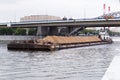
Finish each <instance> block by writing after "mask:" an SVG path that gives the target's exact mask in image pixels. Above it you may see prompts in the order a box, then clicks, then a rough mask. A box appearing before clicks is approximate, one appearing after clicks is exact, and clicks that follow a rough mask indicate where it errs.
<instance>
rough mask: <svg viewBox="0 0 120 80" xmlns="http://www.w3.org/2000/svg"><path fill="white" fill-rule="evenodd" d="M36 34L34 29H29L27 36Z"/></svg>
mask: <svg viewBox="0 0 120 80" xmlns="http://www.w3.org/2000/svg"><path fill="white" fill-rule="evenodd" d="M36 33H37V30H36V29H34V28H30V29H29V32H28V35H36Z"/></svg>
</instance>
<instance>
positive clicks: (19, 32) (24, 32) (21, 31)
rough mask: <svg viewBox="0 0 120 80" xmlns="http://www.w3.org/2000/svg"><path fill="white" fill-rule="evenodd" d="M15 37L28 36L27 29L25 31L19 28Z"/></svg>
mask: <svg viewBox="0 0 120 80" xmlns="http://www.w3.org/2000/svg"><path fill="white" fill-rule="evenodd" d="M14 34H15V35H26V29H23V28H17V29H16V30H15V33H14Z"/></svg>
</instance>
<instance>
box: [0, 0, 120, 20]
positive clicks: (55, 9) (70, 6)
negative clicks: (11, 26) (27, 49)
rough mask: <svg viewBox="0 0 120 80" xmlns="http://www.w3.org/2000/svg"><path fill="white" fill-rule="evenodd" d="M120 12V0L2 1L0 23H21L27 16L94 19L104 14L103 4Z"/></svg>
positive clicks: (112, 10)
mask: <svg viewBox="0 0 120 80" xmlns="http://www.w3.org/2000/svg"><path fill="white" fill-rule="evenodd" d="M104 3H106V6H111V12H115V11H120V3H119V0H0V22H9V21H19V18H20V17H23V16H27V15H54V16H60V17H64V16H66V17H68V18H70V17H72V18H92V17H96V16H99V15H102V14H103V4H104Z"/></svg>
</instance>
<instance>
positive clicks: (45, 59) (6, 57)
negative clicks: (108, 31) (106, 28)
mask: <svg viewBox="0 0 120 80" xmlns="http://www.w3.org/2000/svg"><path fill="white" fill-rule="evenodd" d="M118 44H120V43H119V42H117V43H114V44H108V45H100V46H91V47H81V48H73V49H64V50H59V51H54V52H41V51H8V50H7V48H6V44H1V45H0V80H101V78H102V76H103V75H104V73H105V71H106V69H107V68H108V66H109V64H110V62H111V60H112V58H113V57H114V55H116V54H118V53H119V52H120V49H119V45H118ZM116 49H117V50H116Z"/></svg>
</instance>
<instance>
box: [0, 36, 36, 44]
mask: <svg viewBox="0 0 120 80" xmlns="http://www.w3.org/2000/svg"><path fill="white" fill-rule="evenodd" d="M36 38H37V37H36V36H11V35H10V36H9V35H1V36H0V43H10V42H12V41H21V40H34V39H36Z"/></svg>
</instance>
